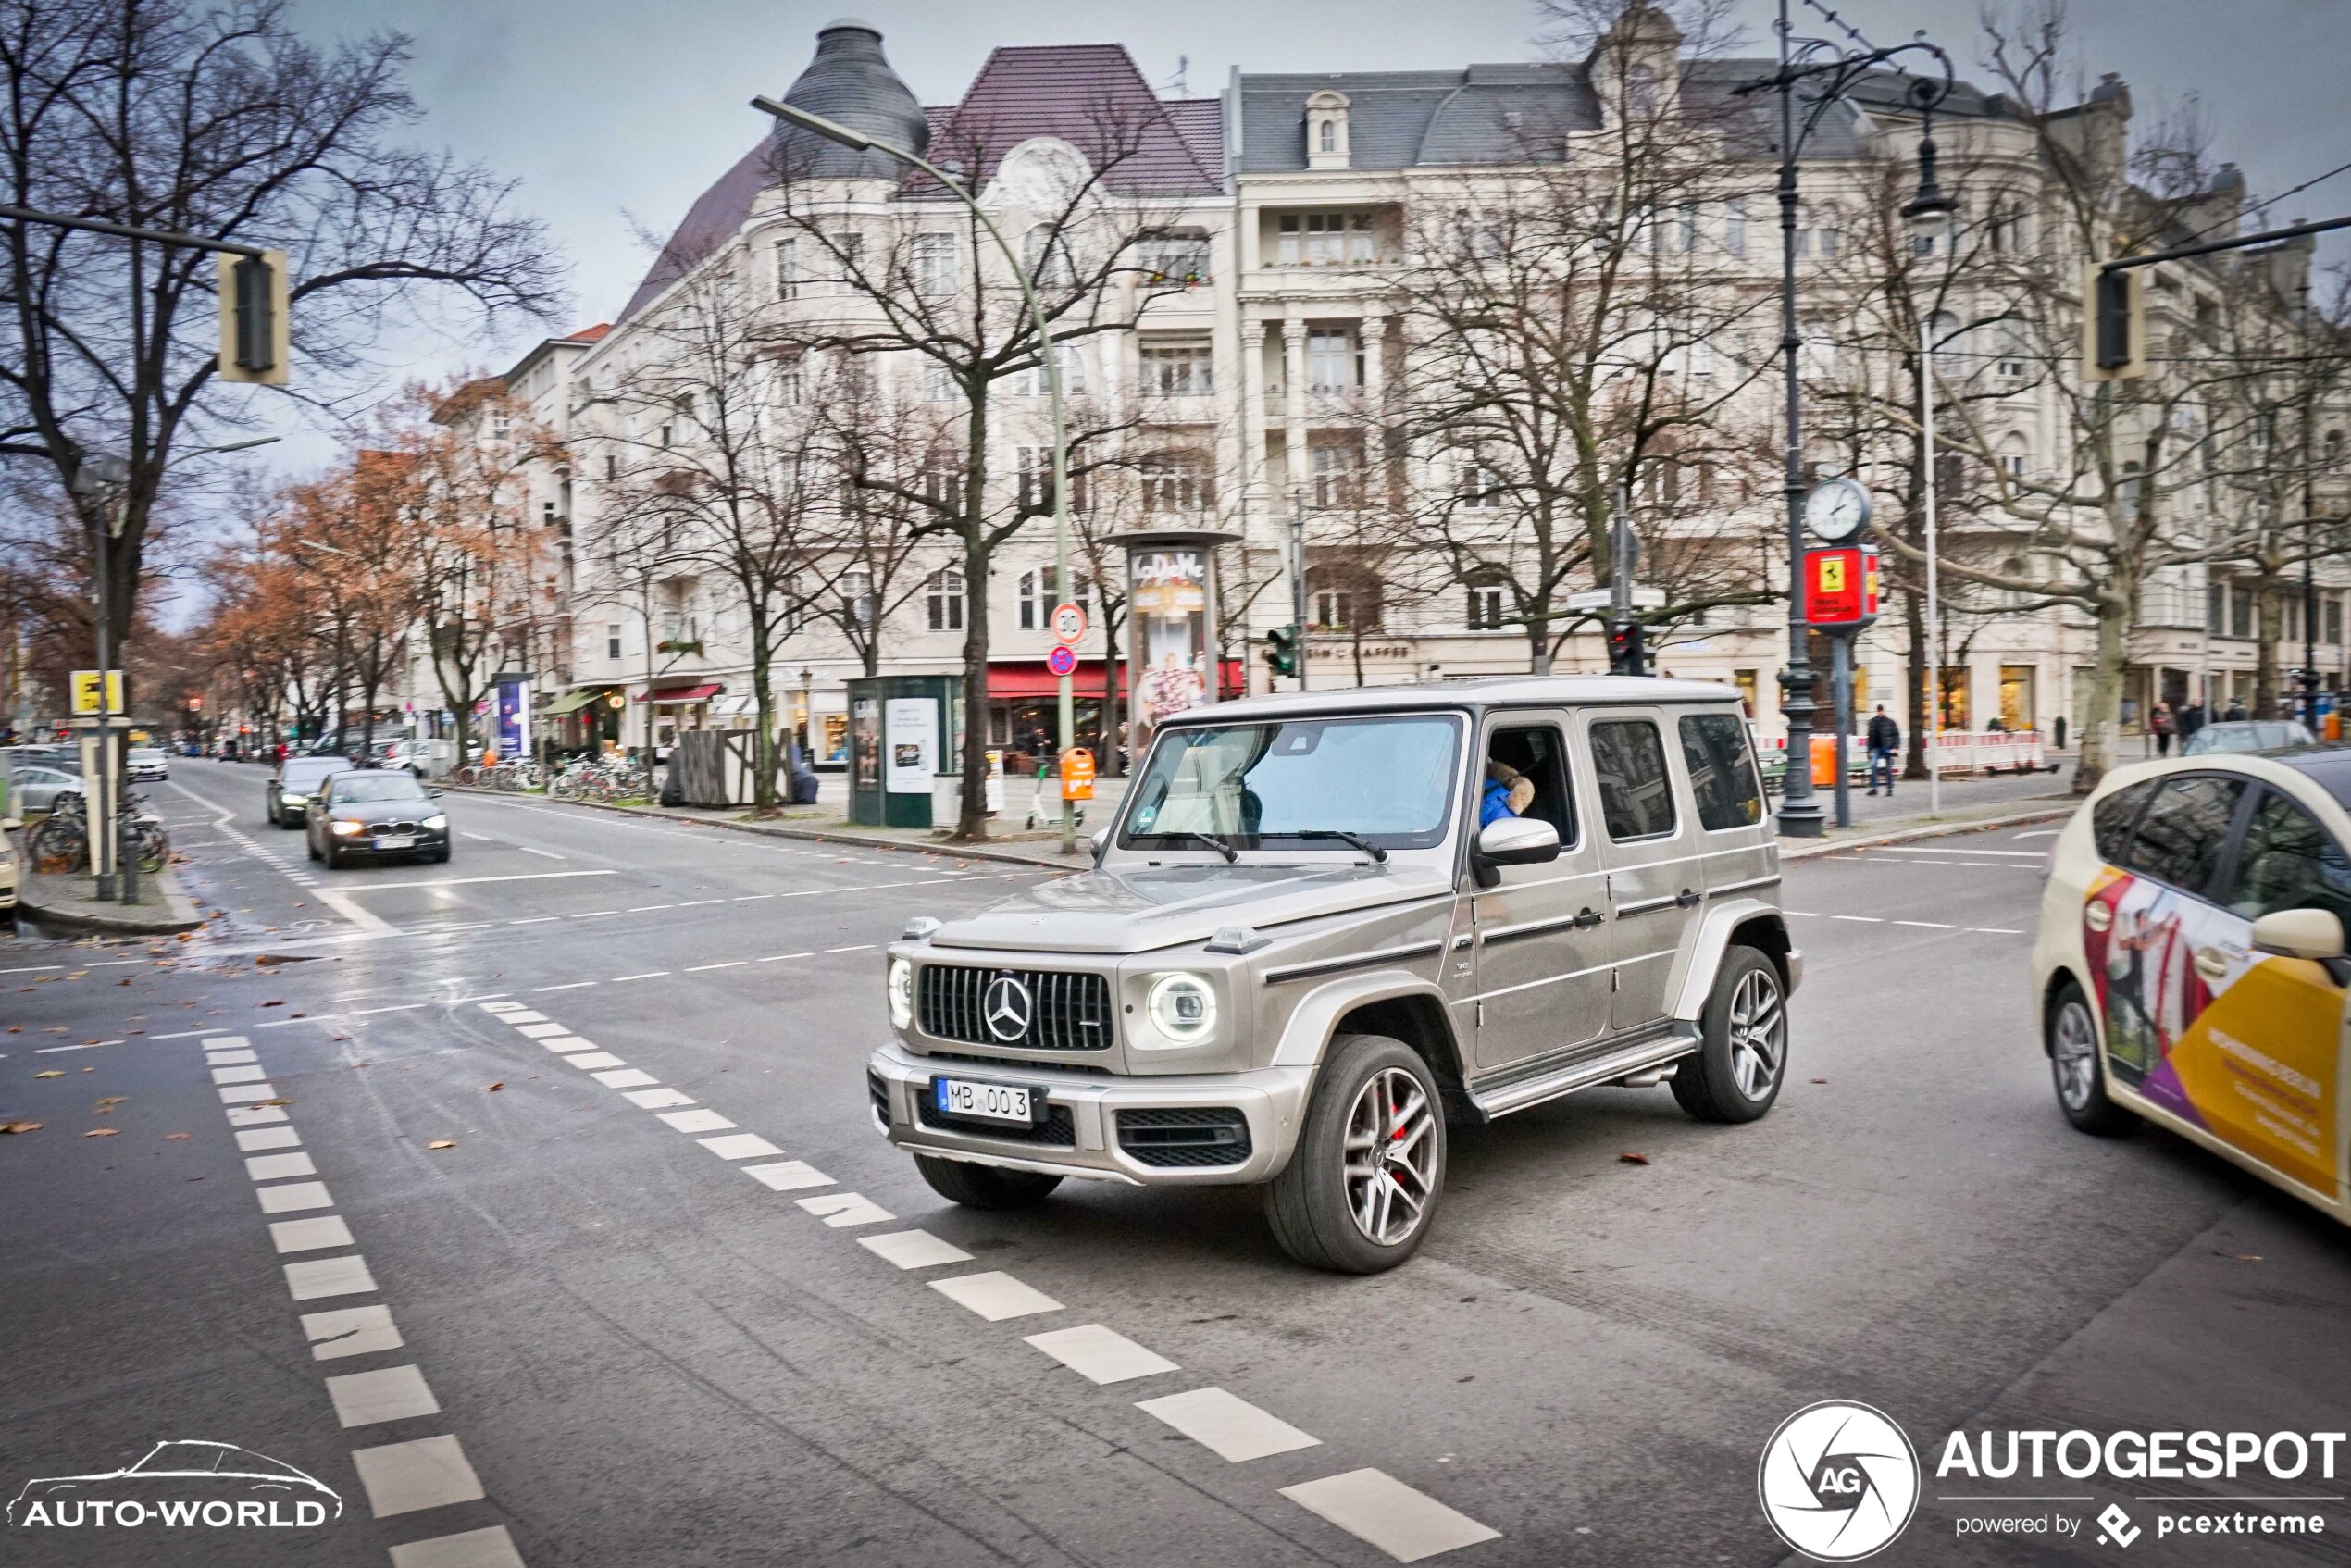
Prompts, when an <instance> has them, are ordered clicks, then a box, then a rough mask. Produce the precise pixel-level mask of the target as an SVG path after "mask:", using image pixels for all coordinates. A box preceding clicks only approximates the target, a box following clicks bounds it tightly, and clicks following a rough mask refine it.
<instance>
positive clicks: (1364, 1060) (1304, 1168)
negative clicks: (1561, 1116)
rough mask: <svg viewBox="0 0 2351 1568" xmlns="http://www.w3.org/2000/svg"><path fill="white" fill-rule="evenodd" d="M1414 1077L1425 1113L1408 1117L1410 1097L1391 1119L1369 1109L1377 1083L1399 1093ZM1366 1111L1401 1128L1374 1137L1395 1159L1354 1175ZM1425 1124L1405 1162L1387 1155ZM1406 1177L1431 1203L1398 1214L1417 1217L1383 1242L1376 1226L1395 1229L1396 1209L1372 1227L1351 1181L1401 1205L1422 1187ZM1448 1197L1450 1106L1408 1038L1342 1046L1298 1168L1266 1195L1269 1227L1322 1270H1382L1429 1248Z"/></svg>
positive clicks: (1318, 1092)
mask: <svg viewBox="0 0 2351 1568" xmlns="http://www.w3.org/2000/svg"><path fill="white" fill-rule="evenodd" d="M1406 1080H1409V1081H1410V1082H1411V1083H1412V1085H1413V1086H1415V1087H1416V1088H1417V1089H1418V1092H1419V1107H1418V1109H1417V1111H1416V1112H1410V1111H1406V1110H1405V1109H1404V1108H1405V1107H1407V1106H1408V1105H1409V1104H1410V1102H1409V1101H1405V1100H1400V1099H1397V1098H1395V1097H1394V1096H1393V1095H1392V1094H1391V1095H1390V1098H1389V1100H1388V1101H1387V1103H1388V1104H1389V1105H1391V1106H1393V1107H1395V1108H1397V1110H1398V1111H1399V1113H1402V1114H1397V1115H1394V1116H1388V1115H1387V1114H1386V1113H1384V1112H1383V1111H1382V1110H1381V1109H1380V1102H1379V1101H1377V1100H1376V1099H1374V1100H1372V1101H1370V1102H1369V1103H1368V1105H1365V1104H1363V1103H1362V1102H1365V1101H1366V1099H1367V1096H1373V1095H1374V1094H1375V1089H1374V1086H1375V1083H1379V1084H1382V1085H1383V1086H1384V1087H1386V1088H1387V1089H1395V1088H1398V1087H1400V1086H1401V1085H1402V1084H1403V1083H1404V1082H1405V1081H1406ZM1359 1109H1368V1111H1369V1113H1370V1114H1371V1115H1372V1116H1373V1117H1374V1119H1375V1121H1377V1122H1379V1123H1380V1125H1382V1126H1386V1125H1387V1122H1389V1121H1393V1122H1395V1123H1396V1124H1397V1126H1395V1128H1394V1129H1393V1130H1391V1131H1389V1132H1388V1133H1387V1135H1386V1136H1385V1137H1382V1136H1381V1135H1380V1134H1378V1133H1376V1132H1375V1133H1374V1134H1373V1135H1372V1136H1373V1137H1374V1138H1375V1139H1376V1141H1375V1142H1372V1143H1370V1144H1368V1145H1367V1146H1366V1147H1368V1148H1373V1149H1376V1150H1378V1151H1380V1153H1381V1155H1382V1156H1384V1157H1386V1158H1383V1159H1382V1160H1381V1161H1380V1162H1379V1163H1378V1164H1376V1165H1375V1166H1374V1167H1372V1168H1371V1169H1369V1170H1368V1171H1366V1170H1365V1168H1364V1167H1362V1166H1358V1167H1357V1169H1356V1170H1355V1172H1354V1173H1352V1174H1351V1175H1350V1169H1349V1165H1348V1142H1349V1134H1350V1127H1351V1126H1352V1124H1353V1123H1354V1122H1355V1121H1356V1119H1357V1115H1358V1112H1359ZM1415 1126H1416V1127H1418V1128H1419V1129H1420V1130H1419V1132H1418V1134H1417V1135H1416V1136H1413V1137H1411V1138H1410V1139H1406V1140H1404V1145H1403V1147H1404V1152H1403V1155H1402V1156H1401V1157H1400V1159H1399V1158H1392V1157H1387V1156H1390V1155H1391V1145H1392V1144H1394V1143H1395V1142H1396V1141H1398V1139H1397V1136H1396V1135H1397V1133H1398V1132H1403V1131H1409V1130H1410V1129H1411V1128H1412V1127H1415ZM1397 1171H1402V1172H1404V1173H1405V1175H1407V1176H1411V1177H1412V1185H1417V1186H1419V1187H1420V1188H1421V1189H1422V1201H1421V1202H1420V1204H1419V1206H1418V1208H1417V1211H1416V1212H1414V1213H1412V1214H1409V1215H1403V1216H1396V1217H1400V1218H1403V1219H1405V1220H1407V1221H1408V1222H1409V1224H1410V1228H1409V1229H1407V1230H1404V1231H1402V1232H1401V1234H1395V1233H1393V1232H1392V1231H1391V1232H1390V1234H1389V1235H1388V1237H1387V1238H1385V1239H1383V1238H1375V1236H1374V1235H1373V1234H1372V1232H1373V1230H1385V1229H1387V1228H1388V1222H1389V1220H1390V1218H1391V1216H1394V1215H1395V1211H1394V1209H1393V1208H1392V1207H1375V1208H1374V1210H1373V1216H1374V1217H1373V1221H1372V1224H1371V1227H1370V1228H1368V1229H1367V1228H1366V1226H1365V1225H1364V1224H1363V1223H1362V1222H1361V1221H1359V1220H1358V1218H1357V1215H1356V1211H1355V1208H1354V1197H1355V1191H1353V1190H1351V1189H1350V1180H1352V1181H1354V1182H1358V1183H1362V1184H1363V1186H1364V1188H1368V1191H1367V1192H1365V1194H1364V1195H1365V1196H1366V1197H1371V1196H1376V1197H1377V1198H1379V1199H1380V1200H1382V1201H1386V1202H1387V1203H1390V1204H1392V1203H1393V1201H1394V1196H1393V1194H1394V1193H1405V1194H1409V1193H1410V1191H1411V1189H1412V1188H1411V1187H1410V1186H1408V1185H1407V1183H1406V1181H1405V1180H1404V1178H1403V1176H1398V1175H1396V1174H1395V1173H1396V1172H1397ZM1383 1178H1385V1180H1386V1181H1387V1183H1388V1184H1391V1186H1392V1188H1393V1193H1391V1192H1390V1191H1389V1190H1388V1188H1384V1187H1383V1186H1382V1185H1381V1184H1382V1181H1383ZM1444 1191H1445V1111H1444V1101H1443V1096H1442V1095H1441V1094H1440V1092H1439V1091H1438V1089H1437V1077H1436V1075H1435V1074H1433V1073H1431V1072H1430V1071H1429V1068H1428V1064H1427V1063H1426V1062H1424V1061H1423V1060H1421V1056H1420V1053H1419V1052H1416V1051H1414V1050H1413V1049H1412V1047H1411V1046H1409V1045H1406V1044H1405V1043H1404V1042H1403V1041H1402V1040H1399V1039H1388V1038H1387V1036H1385V1035H1345V1036H1342V1037H1340V1038H1339V1039H1335V1040H1333V1041H1332V1042H1331V1046H1330V1050H1329V1051H1328V1052H1326V1053H1325V1056H1324V1058H1323V1070H1322V1071H1321V1072H1320V1073H1319V1074H1317V1075H1316V1077H1315V1083H1314V1096H1313V1099H1312V1101H1310V1102H1309V1104H1308V1105H1307V1108H1306V1125H1305V1126H1304V1127H1303V1128H1302V1129H1300V1133H1299V1138H1298V1147H1297V1148H1296V1149H1295V1150H1293V1151H1291V1153H1290V1157H1289V1164H1287V1165H1285V1166H1283V1167H1282V1172H1281V1174H1280V1175H1279V1176H1275V1178H1274V1179H1273V1181H1272V1182H1271V1183H1269V1184H1268V1185H1267V1187H1266V1189H1265V1221H1266V1224H1267V1225H1269V1226H1272V1227H1273V1232H1274V1239H1275V1240H1276V1241H1278V1242H1280V1243H1281V1245H1282V1251H1285V1252H1287V1253H1288V1254H1289V1255H1290V1256H1291V1257H1293V1258H1296V1259H1297V1260H1298V1261H1299V1262H1300V1263H1305V1264H1307V1265H1308V1266H1309V1267H1312V1268H1325V1269H1332V1270H1336V1271H1337V1272H1338V1273H1341V1274H1378V1273H1381V1272H1382V1271H1384V1270H1387V1269H1392V1268H1394V1267H1395V1266H1396V1265H1397V1264H1399V1263H1402V1262H1403V1261H1404V1260H1405V1259H1407V1258H1409V1257H1411V1256H1412V1254H1413V1253H1414V1252H1416V1251H1420V1246H1421V1243H1422V1241H1424V1239H1426V1238H1427V1236H1428V1233H1429V1230H1430V1228H1431V1227H1432V1226H1435V1224H1436V1223H1437V1202H1438V1201H1439V1200H1440V1199H1441V1198H1442V1197H1443V1196H1444ZM1407 1201H1410V1200H1409V1198H1407Z"/></svg>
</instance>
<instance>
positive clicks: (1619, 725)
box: [1592, 718, 1673, 843]
mask: <svg viewBox="0 0 2351 1568" xmlns="http://www.w3.org/2000/svg"><path fill="white" fill-rule="evenodd" d="M1592 773H1593V778H1594V780H1595V781H1596V782H1597V783H1598V785H1599V789H1600V813H1601V815H1603V816H1604V817H1606V818H1607V820H1608V836H1609V837H1610V838H1611V839H1614V840H1616V841H1617V842H1619V843H1623V841H1624V840H1627V839H1655V838H1661V837H1662V836H1664V835H1665V834H1668V833H1671V832H1672V831H1673V784H1672V783H1671V782H1670V781H1669V780H1668V779H1667V778H1666V776H1665V742H1664V741H1663V740H1661V739H1660V738H1659V736H1658V733H1657V726H1656V725H1655V724H1653V723H1651V722H1650V721H1649V720H1648V719H1645V718H1611V719H1603V720H1601V721H1600V722H1598V723H1597V724H1595V725H1593V726H1592Z"/></svg>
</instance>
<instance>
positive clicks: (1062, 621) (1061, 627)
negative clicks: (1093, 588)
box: [1053, 604, 1086, 644]
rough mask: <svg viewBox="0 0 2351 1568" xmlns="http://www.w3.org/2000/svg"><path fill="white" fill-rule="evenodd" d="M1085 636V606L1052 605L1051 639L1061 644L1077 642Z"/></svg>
mask: <svg viewBox="0 0 2351 1568" xmlns="http://www.w3.org/2000/svg"><path fill="white" fill-rule="evenodd" d="M1085 636H1086V608H1085V606H1084V605H1082V604H1056V605H1054V606H1053V641H1056V642H1060V643H1063V644H1068V643H1072V642H1077V641H1083V640H1084V638H1085Z"/></svg>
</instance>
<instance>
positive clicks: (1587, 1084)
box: [1469, 1024, 1698, 1121]
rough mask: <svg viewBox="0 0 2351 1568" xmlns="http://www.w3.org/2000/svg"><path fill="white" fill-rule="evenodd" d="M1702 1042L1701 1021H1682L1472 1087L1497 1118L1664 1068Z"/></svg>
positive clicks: (1475, 1100)
mask: <svg viewBox="0 0 2351 1568" xmlns="http://www.w3.org/2000/svg"><path fill="white" fill-rule="evenodd" d="M1697 1050H1698V1026H1696V1025H1695V1024H1682V1025H1679V1026H1677V1027H1674V1028H1673V1029H1672V1030H1669V1031H1667V1032H1666V1033H1663V1034H1652V1035H1644V1036H1643V1037H1642V1038H1641V1039H1636V1040H1634V1041H1632V1042H1630V1043H1628V1044H1625V1045H1620V1046H1617V1047H1615V1048H1614V1049H1612V1050H1610V1051H1605V1052H1601V1053H1600V1054H1598V1055H1597V1056H1579V1057H1576V1058H1574V1060H1572V1061H1568V1062H1563V1063H1561V1064H1559V1065H1558V1066H1556V1067H1553V1068H1551V1069H1549V1071H1547V1072H1541V1073H1536V1074H1535V1075H1533V1076H1527V1077H1522V1078H1517V1079H1515V1080H1513V1081H1511V1082H1508V1083H1498V1084H1492V1085H1490V1086H1481V1085H1479V1084H1476V1083H1473V1084H1471V1085H1470V1086H1469V1098H1470V1103H1471V1104H1473V1105H1474V1106H1476V1107H1477V1109H1478V1112H1479V1114H1482V1115H1484V1116H1485V1117H1486V1120H1488V1121H1491V1120H1493V1119H1494V1118H1495V1117H1497V1116H1507V1115H1509V1114H1511V1112H1513V1111H1524V1110H1525V1109H1526V1108H1527V1107H1528V1106H1530V1105H1540V1104H1542V1103H1543V1102H1544V1101H1547V1100H1556V1099H1558V1098H1559V1097H1560V1096H1561V1095H1562V1094H1572V1093H1574V1091H1575V1090H1577V1089H1589V1088H1591V1087H1592V1086H1593V1085H1595V1084H1604V1083H1612V1082H1614V1081H1615V1080H1616V1079H1618V1078H1622V1077H1626V1076H1630V1075H1632V1074H1635V1073H1640V1072H1644V1071H1646V1070H1648V1069H1649V1068H1652V1067H1662V1066H1664V1065H1665V1064H1667V1063H1669V1062H1677V1061H1679V1060H1681V1059H1682V1058H1683V1057H1685V1056H1688V1055H1690V1054H1692V1053H1693V1052H1696V1051H1697Z"/></svg>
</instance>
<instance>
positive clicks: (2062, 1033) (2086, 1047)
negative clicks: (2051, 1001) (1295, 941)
mask: <svg viewBox="0 0 2351 1568" xmlns="http://www.w3.org/2000/svg"><path fill="white" fill-rule="evenodd" d="M2097 1046H2098V1041H2097V1030H2096V1026H2094V1025H2093V1024H2092V1023H2091V1022H2090V1009H2089V1007H2088V1006H2087V1005H2086V1004H2085V1003H2084V1002H2083V1001H2082V1000H2081V999H2080V998H2079V997H2073V998H2069V999H2068V1000H2067V1001H2066V1002H2065V1003H2064V1004H2063V1005H2062V1006H2060V1007H2059V1009H2058V1015H2057V1026H2056V1027H2055V1028H2053V1029H2052V1030H2051V1031H2050V1038H2049V1064H2050V1069H2051V1070H2052V1071H2053V1072H2054V1073H2055V1074H2056V1075H2057V1091H2058V1098H2059V1100H2061V1101H2064V1102H2065V1108H2066V1109H2067V1110H2069V1111H2080V1110H2083V1109H2084V1108H2085V1107H2086V1106H2088V1104H2089V1103H2090V1091H2091V1089H2093V1088H2094V1087H2095V1085H2096V1081H2097V1071H2098V1049H2097Z"/></svg>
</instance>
